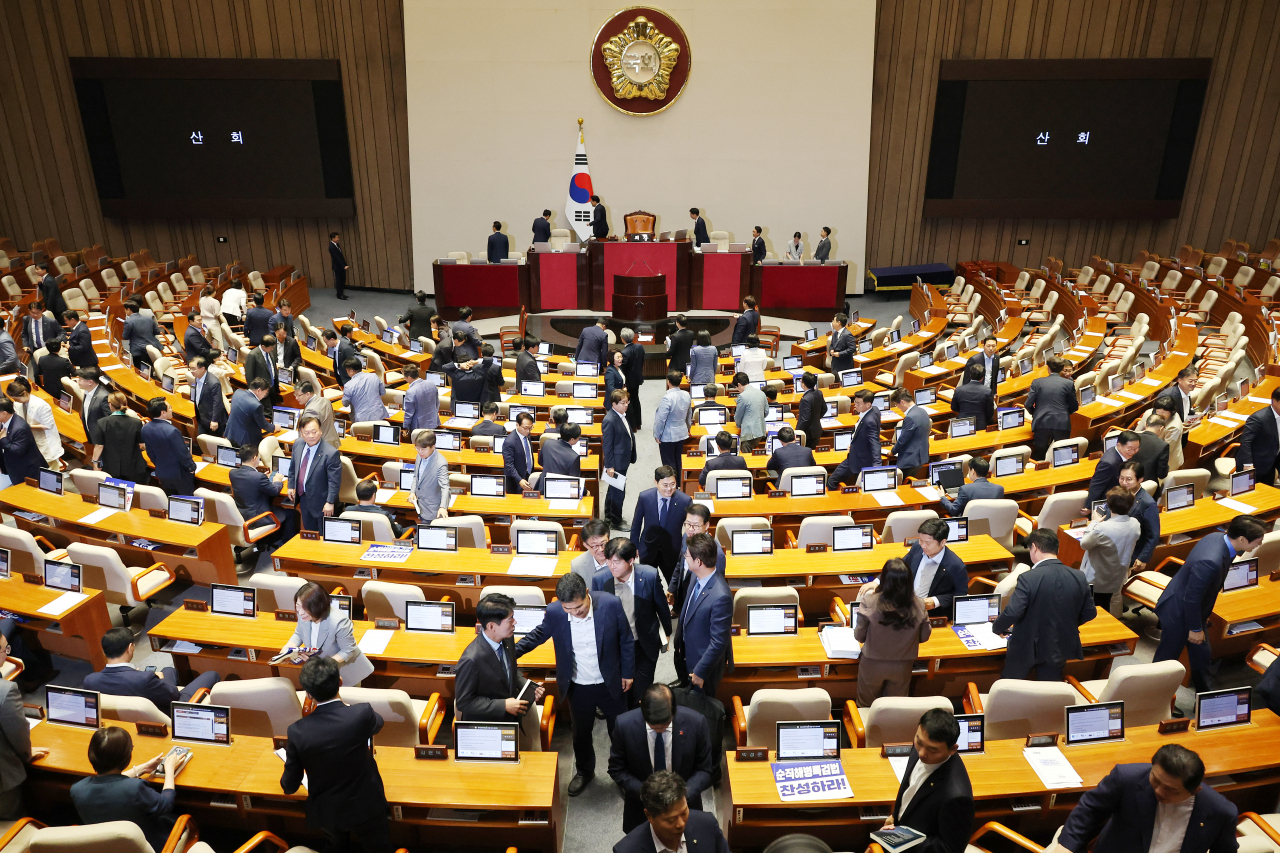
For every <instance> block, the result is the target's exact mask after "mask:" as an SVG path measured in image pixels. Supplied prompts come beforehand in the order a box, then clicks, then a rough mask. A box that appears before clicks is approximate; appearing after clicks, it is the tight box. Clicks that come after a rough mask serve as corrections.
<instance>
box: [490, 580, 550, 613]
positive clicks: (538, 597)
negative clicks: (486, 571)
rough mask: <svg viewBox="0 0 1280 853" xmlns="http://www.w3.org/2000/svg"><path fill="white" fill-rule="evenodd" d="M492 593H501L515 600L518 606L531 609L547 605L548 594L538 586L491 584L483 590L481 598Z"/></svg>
mask: <svg viewBox="0 0 1280 853" xmlns="http://www.w3.org/2000/svg"><path fill="white" fill-rule="evenodd" d="M490 593H499V594H501V595H506V596H510V597H511V598H513V599H515V602H516V604H519V605H527V606H530V607H542V606H543V605H545V604H546V603H547V594H546V593H545V592H543V591H542V590H541V589H540V588H539V587H536V586H516V585H514V584H507V585H503V584H489V585H488V586H485V587H483V588H481V590H480V598H484V597H485V596H486V595H489V594H490Z"/></svg>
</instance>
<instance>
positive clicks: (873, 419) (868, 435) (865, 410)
mask: <svg viewBox="0 0 1280 853" xmlns="http://www.w3.org/2000/svg"><path fill="white" fill-rule="evenodd" d="M875 398H876V395H875V392H874V391H871V390H869V389H867V388H863V389H861V390H860V391H858V392H857V393H856V394H854V395H853V410H854V411H855V412H857V413H858V415H859V417H858V425H857V426H856V427H854V429H853V440H852V441H850V442H849V455H848V456H846V457H845V460H844V461H843V462H841V463H840V465H839V467H837V468H836V470H835V471H834V472H832V474H831V476H830V477H828V478H827V488H828V489H834V488H837V487H838V486H840V485H841V484H848V485H853V484H854V483H856V482H858V475H859V474H861V473H862V469H863V468H871V467H874V466H876V465H879V464H880V410H879V409H877V408H876V407H875V406H874V405H873V404H872V401H873V400H875Z"/></svg>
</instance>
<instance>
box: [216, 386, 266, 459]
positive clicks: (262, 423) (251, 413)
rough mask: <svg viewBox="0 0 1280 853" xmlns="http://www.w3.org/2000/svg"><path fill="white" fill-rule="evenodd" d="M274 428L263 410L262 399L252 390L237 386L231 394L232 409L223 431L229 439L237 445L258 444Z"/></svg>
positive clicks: (255, 445)
mask: <svg viewBox="0 0 1280 853" xmlns="http://www.w3.org/2000/svg"><path fill="white" fill-rule="evenodd" d="M273 429H274V428H273V427H272V426H271V423H270V421H268V420H267V416H266V414H265V413H264V412H263V410H262V401H261V400H259V399H258V398H257V397H255V396H254V394H253V392H252V391H248V390H246V389H244V388H237V389H236V392H235V393H234V394H232V395H231V411H230V412H228V413H227V427H226V429H224V430H223V431H222V434H223V436H225V437H226V439H227V441H230V442H231V444H232V445H233V446H235V447H240V446H242V445H245V444H252V445H253V446H254V447H257V446H258V442H260V441H262V437H263V436H264V435H266V434H267V433H269V432H271V431H272V430H273Z"/></svg>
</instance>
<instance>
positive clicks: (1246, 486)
mask: <svg viewBox="0 0 1280 853" xmlns="http://www.w3.org/2000/svg"><path fill="white" fill-rule="evenodd" d="M1257 473H1258V472H1257V471H1255V470H1253V469H1250V470H1248V471H1241V472H1240V473H1238V474H1232V475H1231V497H1233V498H1234V497H1235V496H1236V495H1243V494H1245V493H1246V492H1252V491H1253V484H1254V482H1255V481H1256V478H1257ZM41 476H43V473H42V474H41Z"/></svg>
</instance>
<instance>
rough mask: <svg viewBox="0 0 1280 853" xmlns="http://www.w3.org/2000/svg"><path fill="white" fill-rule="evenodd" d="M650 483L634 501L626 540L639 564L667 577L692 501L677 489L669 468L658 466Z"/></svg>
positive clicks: (671, 470)
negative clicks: (648, 487)
mask: <svg viewBox="0 0 1280 853" xmlns="http://www.w3.org/2000/svg"><path fill="white" fill-rule="evenodd" d="M653 483H654V487H653V488H652V489H645V490H644V491H643V492H641V493H640V497H638V498H637V499H636V511H635V514H634V515H633V516H632V518H631V531H630V536H631V541H632V542H634V543H635V545H636V548H638V549H639V550H640V562H642V563H644V564H646V565H650V566H657V567H658V568H660V569H662V573H663V574H664V575H666V576H667V577H670V576H671V568H672V567H673V566H674V565H675V555H676V545H677V543H679V541H680V529H681V525H683V524H684V514H685V510H687V509H688V508H689V506H690V504H692V503H693V498H691V497H689V496H688V495H687V494H685V493H684V492H682V491H680V490H679V489H678V488H677V484H676V472H675V469H674V468H672V467H671V466H669V465H660V466H659V467H658V468H657V469H656V470H655V471H654V472H653ZM664 555H665V559H663V557H664Z"/></svg>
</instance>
